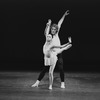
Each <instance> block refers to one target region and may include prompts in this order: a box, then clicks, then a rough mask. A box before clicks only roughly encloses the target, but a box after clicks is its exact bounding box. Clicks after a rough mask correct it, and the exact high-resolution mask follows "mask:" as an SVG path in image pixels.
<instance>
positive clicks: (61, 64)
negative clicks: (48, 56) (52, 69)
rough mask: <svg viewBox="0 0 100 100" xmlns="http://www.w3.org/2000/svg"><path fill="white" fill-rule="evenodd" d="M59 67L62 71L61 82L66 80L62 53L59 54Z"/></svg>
mask: <svg viewBox="0 0 100 100" xmlns="http://www.w3.org/2000/svg"><path fill="white" fill-rule="evenodd" d="M58 67H59V71H60V78H61V82H64V70H63V58H62V53H60V54H58Z"/></svg>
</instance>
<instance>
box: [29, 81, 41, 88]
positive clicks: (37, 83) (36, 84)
mask: <svg viewBox="0 0 100 100" xmlns="http://www.w3.org/2000/svg"><path fill="white" fill-rule="evenodd" d="M39 83H40V81H39V80H37V81H36V82H35V83H34V84H33V85H32V86H31V87H38V85H39Z"/></svg>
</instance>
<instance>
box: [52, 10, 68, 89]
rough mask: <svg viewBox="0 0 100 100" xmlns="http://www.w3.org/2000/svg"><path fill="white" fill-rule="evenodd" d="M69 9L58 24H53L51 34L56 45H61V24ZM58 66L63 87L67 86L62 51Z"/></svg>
mask: <svg viewBox="0 0 100 100" xmlns="http://www.w3.org/2000/svg"><path fill="white" fill-rule="evenodd" d="M68 11H69V10H67V11H66V12H65V13H64V15H63V16H62V18H61V19H60V20H59V22H58V24H53V25H51V34H52V35H53V40H52V42H53V45H54V46H60V45H61V42H60V39H59V35H58V33H59V30H60V28H61V25H62V23H63V21H64V18H65V16H66V15H68V14H69V13H68ZM58 67H59V70H60V78H61V88H65V83H64V70H63V58H62V53H60V54H59V55H58Z"/></svg>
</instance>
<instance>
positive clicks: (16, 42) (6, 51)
mask: <svg viewBox="0 0 100 100" xmlns="http://www.w3.org/2000/svg"><path fill="white" fill-rule="evenodd" d="M99 4H100V2H99V0H92V1H91V0H0V25H1V26H0V38H1V39H0V40H1V42H0V70H1V71H8V70H9V71H17V70H19V71H27V70H30V71H34V70H41V69H42V66H43V52H42V47H43V45H44V42H45V36H44V29H45V26H46V23H47V21H48V19H51V20H52V22H53V23H57V22H58V21H59V20H60V18H61V17H62V15H63V14H64V13H65V11H66V10H69V12H70V14H69V15H68V16H66V18H65V20H64V22H63V24H62V27H61V30H60V33H59V36H60V39H61V43H62V44H64V43H66V42H68V37H69V36H71V37H72V42H73V47H72V48H70V49H69V50H67V51H64V52H63V59H64V69H65V71H74V72H77V71H80V72H100V71H99V66H100V64H99V62H100V44H99V42H100V39H99V34H100V31H99V29H100V27H99V26H100V10H99V8H100V7H99Z"/></svg>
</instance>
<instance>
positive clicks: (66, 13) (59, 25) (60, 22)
mask: <svg viewBox="0 0 100 100" xmlns="http://www.w3.org/2000/svg"><path fill="white" fill-rule="evenodd" d="M68 12H69V10H67V11H66V12H65V13H64V15H63V16H62V18H61V19H60V20H59V22H58V27H59V30H60V27H61V25H62V23H63V21H64V18H65V16H66V15H68V14H69V13H68ZM59 30H58V31H59Z"/></svg>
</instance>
